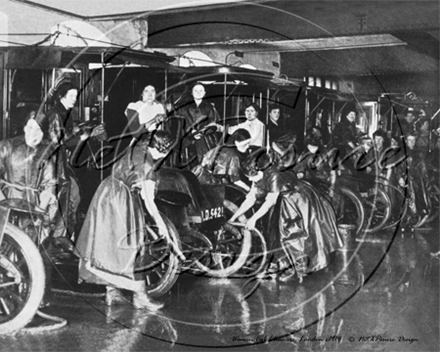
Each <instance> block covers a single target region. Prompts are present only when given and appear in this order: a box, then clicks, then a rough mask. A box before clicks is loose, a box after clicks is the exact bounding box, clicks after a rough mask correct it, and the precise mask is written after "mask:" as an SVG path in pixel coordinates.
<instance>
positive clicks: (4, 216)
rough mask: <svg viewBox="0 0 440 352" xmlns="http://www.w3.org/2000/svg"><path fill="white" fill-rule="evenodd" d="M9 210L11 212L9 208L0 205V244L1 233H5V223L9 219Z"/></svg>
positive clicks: (0, 240)
mask: <svg viewBox="0 0 440 352" xmlns="http://www.w3.org/2000/svg"><path fill="white" fill-rule="evenodd" d="M10 212H11V209H10V208H8V207H4V206H0V244H1V243H2V241H3V234H4V233H5V229H6V224H7V222H8V220H9V213H10Z"/></svg>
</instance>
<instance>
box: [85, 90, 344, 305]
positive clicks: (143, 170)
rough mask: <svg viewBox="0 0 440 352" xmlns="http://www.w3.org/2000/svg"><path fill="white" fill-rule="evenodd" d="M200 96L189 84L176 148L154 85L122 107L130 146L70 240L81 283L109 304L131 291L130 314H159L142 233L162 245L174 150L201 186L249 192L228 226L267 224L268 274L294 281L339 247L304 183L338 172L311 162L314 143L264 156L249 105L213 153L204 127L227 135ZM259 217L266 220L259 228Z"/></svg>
mask: <svg viewBox="0 0 440 352" xmlns="http://www.w3.org/2000/svg"><path fill="white" fill-rule="evenodd" d="M204 95H205V88H204V87H203V86H202V85H200V84H197V85H195V86H194V87H193V89H192V97H193V99H192V101H191V102H189V104H187V106H186V108H182V109H181V110H180V112H181V114H182V115H183V118H184V121H185V125H184V129H183V131H180V132H179V133H178V134H177V136H174V137H177V138H178V139H181V140H180V141H179V140H175V139H174V138H172V136H171V133H170V132H168V131H167V128H166V120H165V110H164V109H163V107H162V105H161V104H159V103H158V102H157V101H156V99H155V98H156V92H155V89H154V87H153V86H151V85H150V86H147V87H145V89H144V91H143V94H142V100H141V101H139V102H137V103H131V104H130V105H129V106H128V107H127V110H126V115H127V118H128V126H129V128H130V130H131V131H132V133H133V136H134V137H135V138H134V139H133V141H132V143H131V144H130V146H129V148H128V149H127V152H126V153H125V154H124V155H123V156H122V157H121V158H119V159H118V160H117V161H116V162H115V163H114V165H113V168H112V174H111V175H110V176H109V177H108V178H106V179H105V180H104V181H103V182H102V183H101V185H100V186H99V188H98V190H97V191H96V193H95V196H94V198H93V200H92V202H91V204H90V207H89V209H88V212H87V215H86V219H85V221H84V223H83V226H82V229H81V232H80V234H79V237H78V241H77V249H78V251H79V255H80V267H79V278H80V280H83V281H86V282H90V283H96V284H103V285H106V287H107V295H106V304H108V305H112V304H118V303H123V302H125V301H126V297H125V295H124V293H123V292H122V291H121V290H128V291H132V292H133V293H134V294H133V304H134V306H135V307H137V308H146V309H149V310H157V309H160V307H161V306H162V305H161V304H159V303H156V302H153V301H152V300H151V299H150V298H149V297H148V295H147V293H146V287H145V272H146V269H145V268H146V267H148V263H149V261H150V260H151V258H149V255H148V253H147V252H146V247H147V246H146V244H145V236H144V233H145V231H152V230H151V229H152V228H157V235H158V237H159V238H160V237H166V236H167V232H168V228H167V225H166V223H165V222H164V220H163V219H162V217H161V215H160V213H159V211H158V209H157V207H156V205H155V202H154V198H155V192H156V189H157V172H156V171H157V168H158V167H159V165H161V162H162V161H163V158H165V157H166V156H168V155H170V153H171V151H172V149H173V148H174V149H175V147H176V146H177V148H179V147H182V146H184V147H185V148H187V149H191V148H192V149H193V150H194V151H195V156H196V160H197V164H198V165H197V166H196V167H195V168H194V169H193V171H194V173H195V174H196V175H197V176H198V178H199V180H200V182H201V183H210V184H216V183H232V184H235V185H236V186H238V187H241V188H242V189H243V190H244V192H246V193H247V195H246V197H245V200H244V201H243V203H242V204H240V205H239V207H238V210H237V211H236V213H235V214H234V215H233V216H232V217H231V218H230V219H229V221H230V222H234V221H235V220H236V219H238V218H239V217H240V216H241V215H242V214H245V213H247V214H249V213H248V211H249V210H250V209H253V213H252V215H251V216H250V217H249V218H248V219H247V222H246V228H247V229H249V230H252V229H255V228H257V227H260V228H262V227H263V225H262V224H263V223H264V224H266V226H264V228H263V232H264V234H265V237H266V241H267V243H268V250H269V251H271V252H273V253H274V256H275V258H276V261H275V263H276V264H275V265H274V266H272V267H271V268H270V270H276V272H277V275H278V279H279V280H280V281H282V282H287V281H290V280H292V279H293V278H294V277H295V276H297V277H298V278H299V279H300V280H301V279H302V277H303V276H305V275H307V274H310V273H312V272H315V271H317V270H320V269H322V268H324V267H326V266H327V265H328V263H329V261H330V255H331V253H332V252H334V251H335V250H337V249H339V248H341V247H342V246H343V241H342V239H341V236H340V234H339V232H338V228H337V224H336V218H335V212H334V209H333V207H332V205H331V204H330V202H329V201H328V200H327V199H326V198H323V197H321V196H320V195H319V192H318V190H317V189H316V188H315V187H314V186H313V185H312V184H311V183H310V182H308V180H310V179H311V177H312V176H311V175H312V174H313V177H318V178H320V177H321V178H323V179H326V180H333V179H334V178H335V175H336V173H337V171H340V169H343V165H342V164H338V165H339V166H338V167H337V168H335V167H331V165H330V162H328V160H326V159H319V158H316V155H317V153H318V150H319V148H320V147H321V146H320V141H319V138H317V137H316V136H313V135H312V136H311V137H310V138H308V139H307V140H306V143H305V144H306V147H307V150H306V151H305V153H304V155H303V156H302V157H300V158H299V159H297V158H296V157H295V158H294V159H295V163H292V160H293V159H292V158H293V157H292V151H293V150H294V149H293V142H294V141H292V140H291V141H289V140H288V139H287V140H286V139H281V140H278V141H272V143H271V148H270V150H268V149H267V148H262V134H263V133H264V132H263V131H264V124H262V123H261V121H259V120H258V111H259V109H258V106H255V105H254V104H250V105H249V106H247V107H246V108H245V115H246V119H247V120H246V122H244V123H243V124H239V125H237V126H234V127H229V128H228V131H227V132H228V133H229V134H231V135H230V136H229V138H227V143H223V144H217V145H214V146H212V145H211V147H210V146H209V144H208V143H206V140H204V139H203V138H202V137H203V131H204V130H205V129H206V128H209V127H210V126H215V127H216V128H217V129H218V130H222V129H224V128H225V127H224V126H221V125H219V124H218V122H219V121H218V115H217V114H216V111H215V109H214V108H213V106H212V105H211V104H209V103H207V102H206V101H204V100H203V97H204ZM162 126H165V127H162ZM344 128H345V130H349V129H350V128H351V126H350V125H348V126H345V127H344ZM344 128H342V130H343V131H344ZM92 133H93V132H92ZM344 133H345V132H344ZM89 136H90V134H89V135H87V136H85V137H84V138H83V137H81V139H82V140H84V139H86V138H88V137H89ZM186 137H187V138H186ZM342 141H344V139H341V143H343V142H342ZM347 141H348V142H349V143H352V142H353V141H352V140H351V139H346V140H345V142H347ZM178 143H180V145H178ZM323 160H324V161H323ZM331 184H332V185H334V182H333V181H332V182H331ZM144 208H145V210H146V212H147V213H148V214H147V215H148V216H147V218H149V219H150V221H148V222H147V220H146V217H145V213H144V210H143V209H144ZM264 217H265V218H267V221H261V224H260V225H259V220H261V219H262V218H264Z"/></svg>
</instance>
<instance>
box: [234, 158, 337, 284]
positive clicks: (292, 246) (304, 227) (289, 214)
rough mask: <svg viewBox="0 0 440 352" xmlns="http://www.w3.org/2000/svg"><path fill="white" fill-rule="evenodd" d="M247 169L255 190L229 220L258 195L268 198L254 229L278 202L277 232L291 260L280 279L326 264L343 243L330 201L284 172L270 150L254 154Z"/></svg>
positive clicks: (253, 222) (252, 221) (255, 217)
mask: <svg viewBox="0 0 440 352" xmlns="http://www.w3.org/2000/svg"><path fill="white" fill-rule="evenodd" d="M244 170H245V172H246V174H247V176H248V177H249V180H250V181H252V187H251V191H250V192H249V194H248V195H247V197H246V199H245V201H244V202H243V203H242V204H241V206H240V207H239V209H238V210H237V212H236V213H235V214H234V215H233V216H232V218H231V219H230V220H229V221H231V222H233V221H235V219H237V218H238V217H239V216H240V215H242V214H244V213H246V212H247V211H248V210H249V209H250V208H252V207H253V206H254V205H255V204H256V202H257V200H258V199H264V203H263V204H262V205H261V207H260V208H259V209H258V210H257V211H256V212H255V213H254V214H253V215H252V217H251V218H249V219H248V221H247V223H246V228H248V229H250V230H252V229H254V228H255V225H256V222H257V220H258V219H260V218H261V217H263V216H264V215H265V214H266V213H267V212H268V211H269V210H271V209H272V208H273V207H275V206H276V207H275V210H276V211H274V212H273V213H272V217H275V220H277V221H276V223H277V228H276V229H274V231H273V234H274V235H278V236H279V237H278V238H277V241H278V243H279V244H280V245H281V247H282V248H283V250H284V252H285V253H286V255H287V257H288V259H289V261H290V268H289V269H287V270H285V271H284V272H283V273H282V274H281V275H280V277H279V280H280V281H282V282H287V281H289V280H291V279H292V278H293V277H294V275H295V271H296V274H297V275H298V277H299V279H300V281H301V280H302V277H303V276H305V275H307V274H310V273H312V272H315V271H317V270H320V269H323V268H324V267H326V266H327V265H328V263H329V260H330V253H332V252H333V251H335V250H336V249H338V248H340V247H342V240H341V238H340V235H339V233H338V230H337V227H336V218H335V215H334V212H333V209H332V207H331V205H330V203H328V202H325V201H324V200H321V199H320V197H319V195H318V194H317V192H316V191H315V190H314V188H313V187H311V186H310V185H309V184H308V183H306V182H303V181H300V180H297V179H296V178H295V177H294V175H293V173H291V172H288V171H284V172H280V171H279V170H278V168H277V166H276V165H274V164H273V163H272V160H271V158H270V156H269V155H268V154H267V153H261V152H260V153H259V152H257V153H254V154H252V155H250V156H249V157H248V160H247V161H246V163H245V165H244ZM269 221H270V222H271V223H272V221H273V220H269Z"/></svg>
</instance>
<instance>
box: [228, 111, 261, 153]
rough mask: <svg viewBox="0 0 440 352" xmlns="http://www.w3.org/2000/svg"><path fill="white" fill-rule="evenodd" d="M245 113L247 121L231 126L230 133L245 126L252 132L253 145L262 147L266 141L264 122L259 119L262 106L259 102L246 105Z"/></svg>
mask: <svg viewBox="0 0 440 352" xmlns="http://www.w3.org/2000/svg"><path fill="white" fill-rule="evenodd" d="M244 113H245V115H246V121H245V122H243V123H239V124H238V125H236V126H232V127H229V129H228V133H229V134H232V133H234V132H235V131H236V130H238V129H239V128H244V129H245V130H248V131H249V133H250V134H251V145H256V146H258V147H262V146H263V143H264V123H262V122H261V121H260V120H259V119H258V115H259V113H260V108H259V107H258V105H257V104H255V103H252V104H249V105H248V106H246V109H245V110H244Z"/></svg>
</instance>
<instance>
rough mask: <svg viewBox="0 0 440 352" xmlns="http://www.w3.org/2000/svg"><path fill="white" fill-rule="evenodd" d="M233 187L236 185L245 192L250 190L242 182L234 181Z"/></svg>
mask: <svg viewBox="0 0 440 352" xmlns="http://www.w3.org/2000/svg"><path fill="white" fill-rule="evenodd" d="M234 185H236V186H238V187H240V188H243V189H244V190H245V191H246V192H249V191H250V190H251V188H250V187H249V186H248V185H247V184H246V183H244V182H243V181H242V180H238V181H235V182H234Z"/></svg>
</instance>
